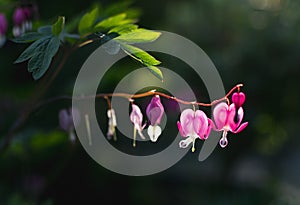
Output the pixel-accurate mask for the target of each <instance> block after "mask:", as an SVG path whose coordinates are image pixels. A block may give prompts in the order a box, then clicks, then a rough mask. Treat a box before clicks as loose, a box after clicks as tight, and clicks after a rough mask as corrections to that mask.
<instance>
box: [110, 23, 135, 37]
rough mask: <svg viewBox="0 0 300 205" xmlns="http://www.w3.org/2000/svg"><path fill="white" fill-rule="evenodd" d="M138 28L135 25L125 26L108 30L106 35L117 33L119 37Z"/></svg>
mask: <svg viewBox="0 0 300 205" xmlns="http://www.w3.org/2000/svg"><path fill="white" fill-rule="evenodd" d="M137 28H138V25H135V24H125V25H122V26H117V27H114V28H112V29H110V30H109V32H108V33H118V34H120V35H122V34H125V33H129V32H131V31H134V30H136V29H137Z"/></svg>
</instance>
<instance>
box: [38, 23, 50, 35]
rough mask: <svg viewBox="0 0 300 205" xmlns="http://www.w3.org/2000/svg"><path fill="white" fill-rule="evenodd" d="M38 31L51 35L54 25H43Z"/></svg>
mask: <svg viewBox="0 0 300 205" xmlns="http://www.w3.org/2000/svg"><path fill="white" fill-rule="evenodd" d="M37 32H38V33H41V34H46V35H51V34H52V26H51V25H47V26H41V27H39V28H38V30H37Z"/></svg>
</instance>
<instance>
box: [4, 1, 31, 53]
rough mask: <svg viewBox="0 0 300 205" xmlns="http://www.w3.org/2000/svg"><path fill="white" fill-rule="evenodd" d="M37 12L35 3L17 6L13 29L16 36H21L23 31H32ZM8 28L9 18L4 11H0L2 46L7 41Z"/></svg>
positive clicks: (14, 13)
mask: <svg viewBox="0 0 300 205" xmlns="http://www.w3.org/2000/svg"><path fill="white" fill-rule="evenodd" d="M36 12H37V8H36V6H35V5H27V6H22V7H17V8H16V9H15V11H14V12H13V16H12V20H13V23H14V25H13V29H12V33H13V36H14V37H19V36H21V35H22V34H23V33H25V32H27V31H30V30H31V29H32V22H31V21H32V19H33V16H34V14H35V13H36ZM7 29H8V22H7V18H6V17H5V14H4V13H1V12H0V47H2V46H3V45H4V44H5V42H6V32H7Z"/></svg>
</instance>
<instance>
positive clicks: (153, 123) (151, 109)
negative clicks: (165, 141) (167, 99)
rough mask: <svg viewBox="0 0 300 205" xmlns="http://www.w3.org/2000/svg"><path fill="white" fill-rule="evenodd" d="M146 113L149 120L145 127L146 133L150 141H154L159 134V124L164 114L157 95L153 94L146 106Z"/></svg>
mask: <svg viewBox="0 0 300 205" xmlns="http://www.w3.org/2000/svg"><path fill="white" fill-rule="evenodd" d="M146 114H147V117H148V120H149V122H150V125H149V127H148V129H147V132H148V135H149V137H150V139H151V141H152V142H156V141H157V139H158V137H159V136H160V134H161V128H160V126H159V124H160V121H161V119H162V116H163V114H164V107H163V105H162V104H161V101H160V97H159V95H155V96H153V98H152V99H151V102H150V103H149V105H148V106H147V109H146Z"/></svg>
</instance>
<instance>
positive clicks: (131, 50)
mask: <svg viewBox="0 0 300 205" xmlns="http://www.w3.org/2000/svg"><path fill="white" fill-rule="evenodd" d="M121 47H122V49H123V50H124V51H125V52H126V53H127V54H128V55H130V56H131V57H133V58H134V59H136V60H138V61H140V62H141V63H143V64H145V65H147V66H155V65H159V64H160V63H161V62H160V61H158V60H156V59H155V58H154V57H153V56H151V55H150V54H149V53H147V52H146V51H143V50H142V49H140V48H138V47H135V46H132V45H128V44H124V43H123V44H121Z"/></svg>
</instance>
